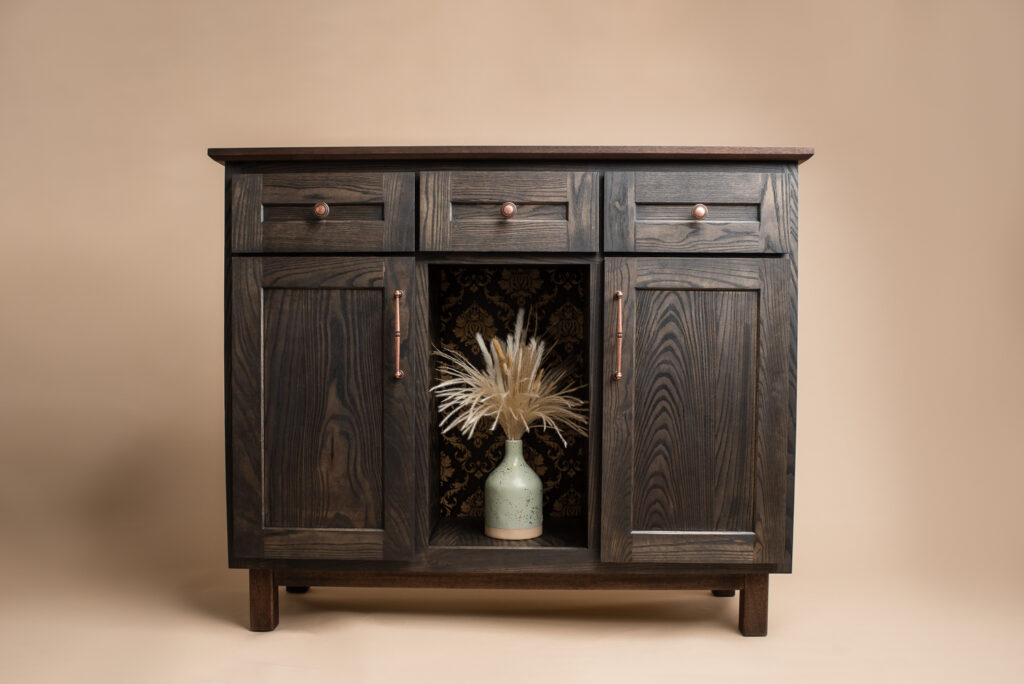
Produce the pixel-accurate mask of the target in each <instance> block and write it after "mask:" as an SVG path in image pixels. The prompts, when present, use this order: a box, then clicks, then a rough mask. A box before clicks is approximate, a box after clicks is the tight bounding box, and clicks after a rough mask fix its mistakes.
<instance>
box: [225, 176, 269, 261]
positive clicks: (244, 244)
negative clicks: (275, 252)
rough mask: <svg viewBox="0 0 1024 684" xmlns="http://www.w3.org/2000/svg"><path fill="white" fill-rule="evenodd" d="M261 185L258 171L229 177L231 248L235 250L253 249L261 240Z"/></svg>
mask: <svg viewBox="0 0 1024 684" xmlns="http://www.w3.org/2000/svg"><path fill="white" fill-rule="evenodd" d="M262 187H263V177H262V176H261V175H260V174H258V173H240V174H237V175H235V176H234V177H233V178H232V179H231V206H230V212H231V224H230V229H231V248H232V249H233V250H234V251H236V252H252V251H255V250H257V249H259V246H260V244H261V243H262V241H263V217H262V212H261V207H262V205H261V204H260V194H261V192H262Z"/></svg>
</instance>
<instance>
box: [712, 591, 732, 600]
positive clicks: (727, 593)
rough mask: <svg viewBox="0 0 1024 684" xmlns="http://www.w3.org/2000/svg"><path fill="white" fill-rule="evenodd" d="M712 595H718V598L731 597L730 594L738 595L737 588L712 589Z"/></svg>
mask: <svg viewBox="0 0 1024 684" xmlns="http://www.w3.org/2000/svg"><path fill="white" fill-rule="evenodd" d="M711 595H712V596H717V597H718V598H729V597H730V596H735V595H736V590H735V589H712V590H711Z"/></svg>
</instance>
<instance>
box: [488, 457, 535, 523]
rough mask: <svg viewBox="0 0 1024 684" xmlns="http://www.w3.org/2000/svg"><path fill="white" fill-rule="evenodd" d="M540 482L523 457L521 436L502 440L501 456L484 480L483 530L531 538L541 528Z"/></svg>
mask: <svg viewBox="0 0 1024 684" xmlns="http://www.w3.org/2000/svg"><path fill="white" fill-rule="evenodd" d="M543 501H544V484H543V483H542V482H541V481H540V478H539V477H538V476H537V473H535V472H533V468H531V467H530V466H529V464H528V463H527V462H526V459H525V458H523V440H521V439H507V440H505V458H504V459H502V461H501V463H499V464H498V467H496V468H495V469H494V470H493V471H491V474H490V475H488V476H487V481H486V482H485V483H484V534H486V535H487V536H488V537H494V538H495V539H533V538H534V537H539V536H540V535H541V533H542V532H543V531H544V526H543V521H544V514H543V512H542V508H541V505H542V503H543Z"/></svg>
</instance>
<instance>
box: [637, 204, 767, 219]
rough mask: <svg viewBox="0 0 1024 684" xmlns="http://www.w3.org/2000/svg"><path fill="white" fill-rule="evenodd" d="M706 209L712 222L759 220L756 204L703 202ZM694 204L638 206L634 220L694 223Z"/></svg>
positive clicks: (759, 214)
mask: <svg viewBox="0 0 1024 684" xmlns="http://www.w3.org/2000/svg"><path fill="white" fill-rule="evenodd" d="M703 204H704V205H705V206H706V207H707V208H708V214H707V218H705V219H701V222H702V223H709V222H712V221H726V222H737V221H753V222H755V223H756V222H757V221H760V220H761V212H760V205H757V204H714V203H707V202H703ZM695 206H696V205H695V204H685V203H680V204H638V205H637V207H636V220H637V221H638V222H641V223H696V222H697V221H695V220H694V218H693V208H694V207H695Z"/></svg>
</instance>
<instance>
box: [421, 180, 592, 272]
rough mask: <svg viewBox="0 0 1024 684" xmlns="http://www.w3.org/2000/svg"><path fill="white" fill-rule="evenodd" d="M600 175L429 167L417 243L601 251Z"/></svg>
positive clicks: (446, 247) (453, 248)
mask: <svg viewBox="0 0 1024 684" xmlns="http://www.w3.org/2000/svg"><path fill="white" fill-rule="evenodd" d="M597 178H598V174H596V173H593V172H583V171H431V172H427V173H423V174H421V175H420V226H421V229H420V248H421V249H423V250H427V251H448V252H493V251H499V252H596V251H597V250H598V246H599V240H598V230H599V227H598V221H599V218H598V214H599V206H598V192H599V190H598V180H597Z"/></svg>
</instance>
